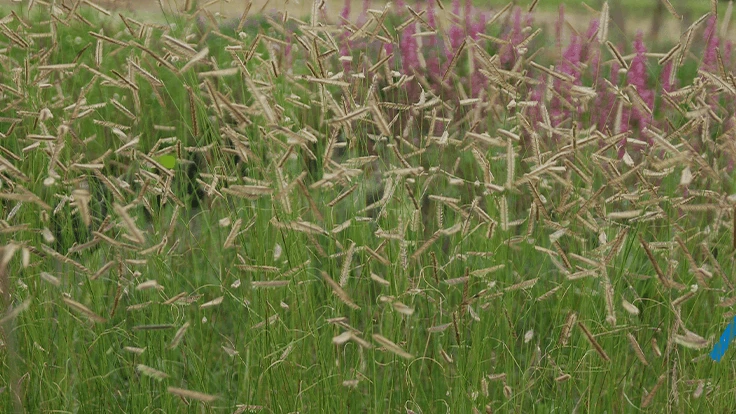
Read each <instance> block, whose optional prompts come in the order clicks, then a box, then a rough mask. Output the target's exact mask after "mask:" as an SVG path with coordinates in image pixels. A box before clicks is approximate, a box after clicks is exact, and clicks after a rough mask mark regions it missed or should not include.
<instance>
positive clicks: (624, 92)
mask: <svg viewBox="0 0 736 414" xmlns="http://www.w3.org/2000/svg"><path fill="white" fill-rule="evenodd" d="M350 3H351V2H350V0H346V1H345V6H344V8H343V10H342V12H341V14H340V16H341V18H342V19H341V20H342V21H343V22H347V21H348V16H349V13H350ZM369 7H370V0H364V2H363V11H362V13H361V14H360V17H359V18H358V19H357V22H356V23H355V26H354V27H356V28H357V27H361V25H363V24H364V23H365V22H366V19H367V13H368V12H367V10H368V8H369ZM408 7H409V6H408V5H407V4H405V3H404V1H402V0H399V1H398V2H397V3H396V5H395V6H394V13H395V15H394V17H395V19H396V20H395V21H396V22H398V25H399V26H400V27H401V29H402V30H400V31H398V32H396V33H395V35H394V40H393V41H392V42H390V43H386V42H381V41H376V42H375V44H364V43H351V42H349V41H348V40H347V39H348V37H349V35H350V33H351V32H350V31H348V30H347V28H346V30H345V31H344V33H343V35H342V36H341V37H340V55H341V56H348V55H349V56H358V55H360V54H361V53H364V54H368V55H369V56H370V54H371V53H374V54H376V55H377V54H379V53H380V56H389V55H391V56H392V57H391V59H390V60H389V61H388V63H389V64H390V65H391V68H393V69H394V70H397V71H399V72H400V73H401V74H405V75H408V76H414V77H415V78H416V79H415V80H414V81H412V82H408V83H407V84H406V85H405V86H404V90H405V92H406V94H405V99H406V100H407V101H408V102H415V101H416V99H417V98H418V94H419V92H420V90H421V89H424V90H427V88H430V91H431V92H432V93H434V94H435V95H437V96H441V97H442V98H443V99H445V100H447V99H450V100H452V99H453V96H455V95H457V96H456V99H462V98H463V97H464V98H467V97H473V98H476V97H480V96H481V95H484V96H488V95H489V94H491V93H493V92H492V91H491V89H492V87H491V85H492V82H489V77H488V76H489V73H488V71H487V70H486V71H485V72H484V65H483V62H481V61H480V56H479V55H478V54H477V53H466V52H467V49H463V50H462V51H461V52H458V51H459V50H460V49H461V48H463V47H465V46H467V45H468V42H467V41H469V40H471V39H472V43H473V44H477V45H478V46H479V47H480V48H482V49H483V50H485V51H486V52H487V53H488V55H491V56H493V55H497V58H496V65H498V67H499V68H501V69H503V70H506V71H511V72H514V71H516V72H523V73H525V74H526V75H525V76H527V77H531V78H532V79H534V82H533V83H532V84H531V85H532V86H528V87H526V88H521V89H519V90H518V94H519V96H516V97H514V99H515V100H516V101H526V102H535V103H536V105H527V106H525V107H524V108H521V109H519V108H516V109H513V110H523V111H525V114H526V116H527V117H528V119H530V120H531V122H532V124H535V123H539V122H545V123H546V122H549V124H550V125H549V126H550V127H551V128H552V129H554V128H570V127H572V126H573V123H574V124H575V127H577V128H578V130H581V129H586V128H588V127H590V126H595V127H596V128H597V130H599V131H601V132H603V133H606V134H609V135H613V134H622V136H623V137H624V138H622V140H621V142H620V143H619V145H618V146H617V148H618V149H619V155H621V156H623V154H624V153H625V152H629V153H631V152H633V151H635V150H636V149H637V148H641V147H642V145H645V144H651V143H652V138H651V135H650V134H648V131H651V130H656V131H659V132H660V133H666V132H668V131H671V130H672V128H673V124H672V123H671V122H668V121H667V118H666V117H664V116H661V114H663V113H664V112H666V111H670V112H671V111H672V110H673V109H676V110H680V109H679V108H671V107H670V106H671V105H673V100H672V99H661V98H659V97H660V96H663V95H665V94H669V93H672V92H674V91H676V90H677V89H678V88H681V87H682V85H688V84H691V83H692V82H693V81H694V79H695V78H696V77H698V76H699V75H698V74H697V73H686V71H684V70H683V60H682V59H678V57H679V55H677V54H674V55H673V56H674V57H672V58H669V59H667V60H666V61H665V62H662V63H661V64H659V63H657V58H656V57H655V56H662V54H661V53H660V54H658V55H655V54H652V53H650V51H649V50H648V48H647V45H646V44H645V36H644V34H643V33H641V32H639V33H638V34H637V35H636V36H635V37H634V38H633V41H623V42H622V41H618V42H617V43H613V44H607V43H606V41H607V40H609V39H608V38H607V37H606V38H605V39H604V40H605V41H601V37H602V36H601V35H600V31H601V30H603V23H602V22H600V21H599V20H598V19H592V20H591V21H590V23H589V25H588V28H587V30H586V31H585V32H584V33H583V32H580V33H576V32H572V31H571V32H572V33H567V36H565V34H566V33H565V32H566V31H567V30H568V29H567V27H566V25H565V24H564V23H565V10H564V6H560V9H559V17H558V20H557V22H556V24H555V25H554V28H553V30H554V45H555V47H554V48H548V49H546V50H545V52H546V53H542V54H539V55H535V57H533V58H529V56H530V55H531V54H532V52H530V50H532V51H533V50H536V49H539V48H540V47H541V46H546V45H545V42H546V38H545V37H544V36H543V35H542V36H536V37H534V38H533V39H530V36H531V35H532V34H533V33H534V30H535V29H534V28H533V27H532V26H533V24H534V19H533V14H532V13H526V12H524V11H522V9H521V8H519V7H514V8H513V9H511V10H491V11H489V12H485V11H482V10H479V9H477V8H476V7H474V6H473V4H472V3H471V1H470V0H465V1H464V3H463V2H461V0H453V2H452V7H451V13H447V10H443V11H442V13H440V11H439V10H438V9H437V4H436V2H434V1H426V2H425V1H420V0H417V3H416V4H415V5H414V6H412V13H410V12H409V11H408ZM501 12H502V13H503V14H499V15H498V16H496V13H501ZM416 13H419V14H420V15H419V17H417V15H416ZM440 16H449V18H448V17H443V18H442V19H441V18H440ZM490 20H493V24H489V21H490ZM717 23H718V20H717V18H716V16H712V17H710V18H708V19H707V20H706V21H705V23H704V25H703V26H704V28H701V29H700V33H702V37H699V38H698V39H695V41H694V42H693V44H692V45H691V49H690V51H689V52H690V55H688V56H685V57H684V60H687V59H691V58H690V57H689V56H692V55H696V56H697V54H698V53H700V54H701V55H702V60H701V62H700V65H699V71H702V72H708V73H711V74H715V75H723V77H724V78H725V73H724V68H723V67H722V66H725V68H726V70H728V68H730V67H731V52H732V48H733V46H732V44H731V42H730V41H727V40H726V39H722V38H721V37H720V36H719V34H718V31H717ZM341 24H344V23H341ZM466 40H467V41H466ZM610 46H613V48H615V49H616V50H617V51H618V52H620V56H619V57H616V56H614V55H613V51H612V50H611V48H610ZM371 51H372V52H371ZM550 51H552V52H550ZM456 55H457V56H456ZM622 56H625V58H624V57H622ZM622 59H623V60H622ZM370 60H371V59H366V62H357V61H353V62H349V61H347V60H343V61H342V65H343V70H344V71H345V72H346V73H351V72H353V73H354V72H362V71H365V70H366V67H367V62H369V61H370ZM529 60H534V61H535V62H537V63H540V64H542V62H544V64H543V66H545V67H548V68H551V70H552V71H554V72H555V73H557V74H559V75H558V76H550V73H548V72H546V71H541V70H538V69H533V68H529V67H528V63H529ZM450 65H454V66H453V67H452V68H451V67H450ZM519 65H522V66H519ZM485 68H486V69H487V66H486V67H485ZM448 72H452V73H451V75H452V76H449V77H448V76H447V74H448ZM683 76H685V77H687V76H690V78H689V79H685V78H683ZM420 84H421V85H422V86H423V88H419V85H420ZM681 84H682V85H681ZM571 86H574V87H579V88H581V89H585V90H587V91H592V92H593V93H594V97H593V98H592V99H581V98H580V97H579V96H575V95H572V94H571V93H570V89H571ZM458 87H461V88H462V91H463V92H462V93H460V94H458ZM707 87H708V88H710V89H712V90H714V91H715V89H717V88H716V87H715V86H713V85H712V84H710V85H708V86H707ZM461 95H462V96H461ZM720 97H722V94H718V93H712V94H709V96H708V98H707V102H708V104H709V105H711V107H712V108H713V110H715V109H716V108H717V107H719V106H720V108H721V109H726V112H727V113H728V115H727V116H725V117H724V119H723V122H724V125H731V124H734V123H736V122H735V121H734V119H733V113H734V112H735V111H736V104H734V102H733V100H731V101H729V102H719V99H721V98H720ZM513 110H512V112H513ZM550 136H551V137H555V134H554V133H552V134H551V135H550Z"/></svg>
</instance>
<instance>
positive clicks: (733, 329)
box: [710, 316, 736, 362]
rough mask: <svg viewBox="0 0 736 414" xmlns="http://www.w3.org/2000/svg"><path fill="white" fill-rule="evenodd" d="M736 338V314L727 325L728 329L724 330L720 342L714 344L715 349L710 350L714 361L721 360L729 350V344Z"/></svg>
mask: <svg viewBox="0 0 736 414" xmlns="http://www.w3.org/2000/svg"><path fill="white" fill-rule="evenodd" d="M734 338H736V316H734V318H733V321H731V323H729V324H728V326H726V330H725V331H724V332H723V334H722V335H721V337H720V339H718V342H716V344H715V345H714V346H713V350H712V351H710V357H711V358H713V360H714V361H716V362H720V361H721V358H723V355H725V354H726V351H727V350H728V345H729V344H730V343H731V341H733V339H734Z"/></svg>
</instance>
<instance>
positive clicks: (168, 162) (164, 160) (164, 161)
mask: <svg viewBox="0 0 736 414" xmlns="http://www.w3.org/2000/svg"><path fill="white" fill-rule="evenodd" d="M156 161H158V163H159V164H161V165H163V166H164V167H165V168H168V169H170V170H171V169H173V168H174V167H176V157H175V156H173V155H162V156H160V157H157V158H156Z"/></svg>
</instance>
